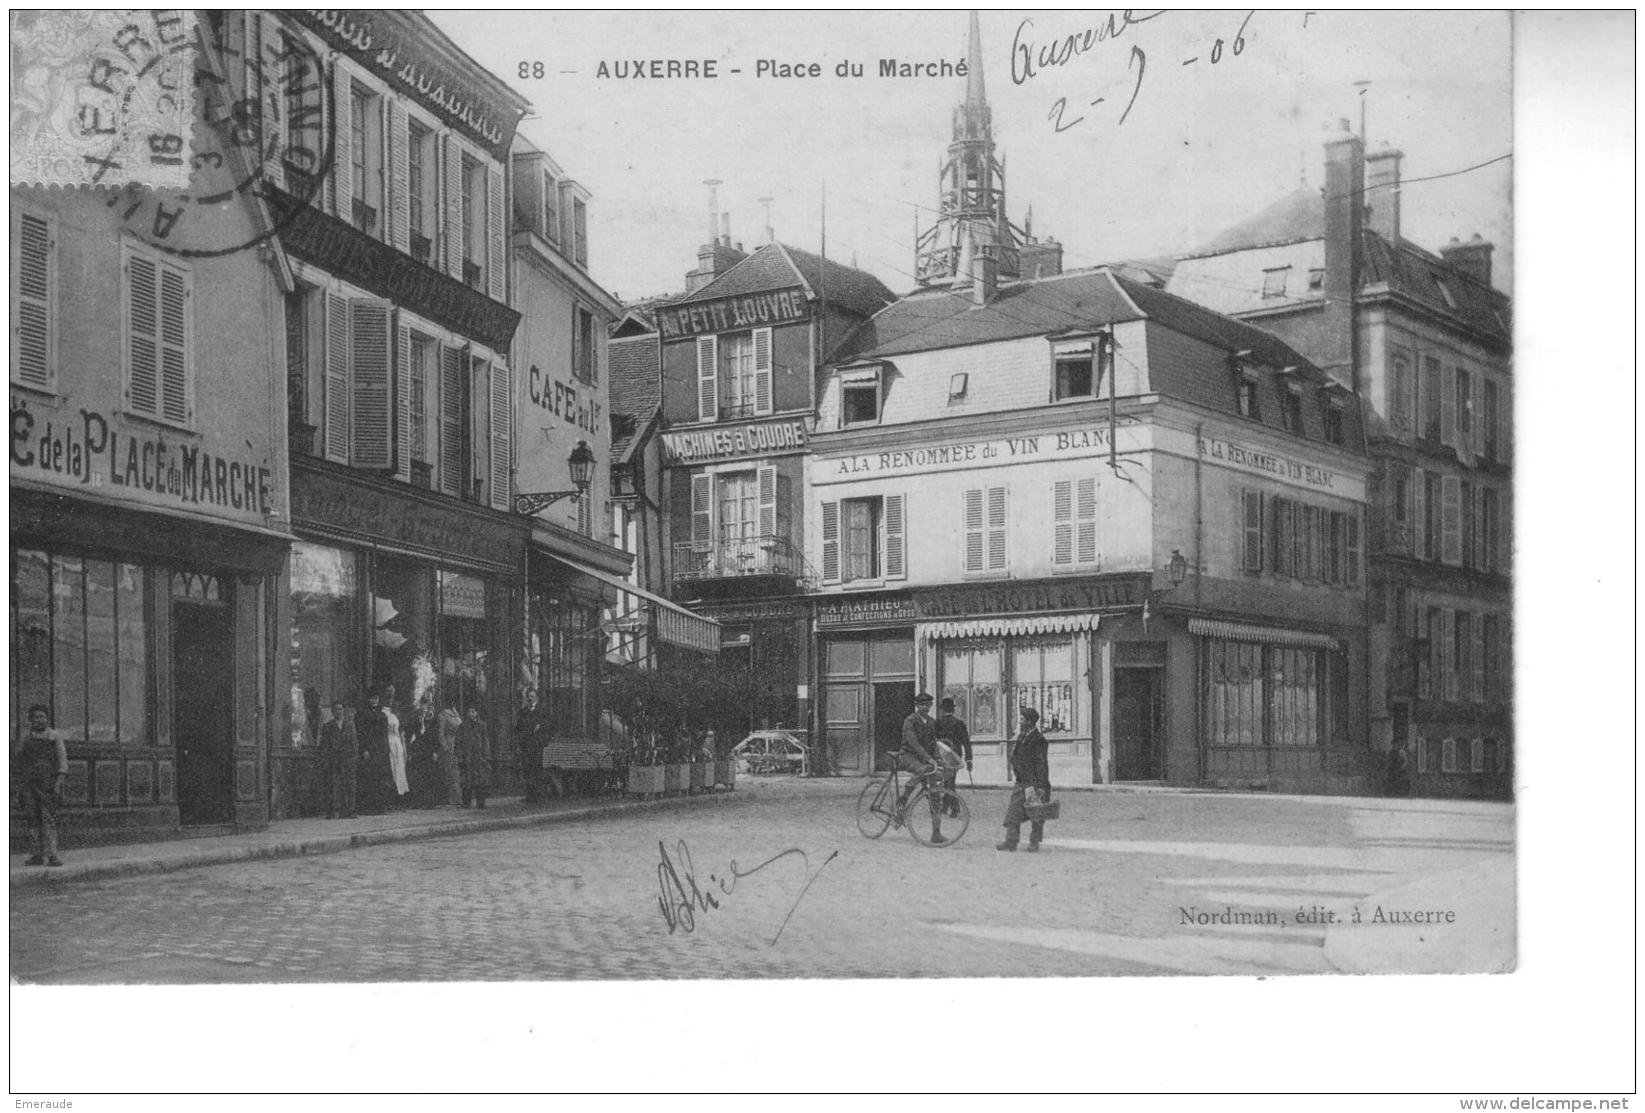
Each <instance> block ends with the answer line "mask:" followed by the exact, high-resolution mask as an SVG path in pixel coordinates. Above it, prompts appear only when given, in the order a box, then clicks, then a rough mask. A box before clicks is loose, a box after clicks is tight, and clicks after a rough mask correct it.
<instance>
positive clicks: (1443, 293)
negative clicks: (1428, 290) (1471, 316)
mask: <svg viewBox="0 0 1645 1113" xmlns="http://www.w3.org/2000/svg"><path fill="white" fill-rule="evenodd" d="M1430 274H1431V276H1432V278H1433V280H1434V285H1435V286H1438V287H1439V296H1440V297H1442V298H1444V299H1445V304H1446V305H1447V306H1449V307H1450V308H1452V309H1455V308H1456V307H1457V299H1456V295H1455V294H1453V293H1451V287H1450V285H1449V284H1448V283H1447V282H1446V281H1445V280H1444V279H1443V278H1441V277H1440V276H1439V275H1437V274H1432V272H1430Z"/></svg>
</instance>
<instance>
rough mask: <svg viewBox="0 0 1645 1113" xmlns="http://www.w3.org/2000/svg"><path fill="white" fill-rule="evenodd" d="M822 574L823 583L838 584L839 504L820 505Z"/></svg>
mask: <svg viewBox="0 0 1645 1113" xmlns="http://www.w3.org/2000/svg"><path fill="white" fill-rule="evenodd" d="M822 574H823V583H825V584H837V583H839V582H840V504H839V503H838V502H827V501H825V502H824V503H823V504H822Z"/></svg>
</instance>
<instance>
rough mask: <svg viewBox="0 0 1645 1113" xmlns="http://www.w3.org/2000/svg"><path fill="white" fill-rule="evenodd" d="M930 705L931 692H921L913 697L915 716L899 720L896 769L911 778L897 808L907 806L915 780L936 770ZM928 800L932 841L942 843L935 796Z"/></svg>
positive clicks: (935, 730) (934, 734) (935, 741)
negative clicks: (900, 744) (900, 740)
mask: <svg viewBox="0 0 1645 1113" xmlns="http://www.w3.org/2000/svg"><path fill="white" fill-rule="evenodd" d="M932 702H933V701H932V698H931V693H930V692H921V693H920V694H919V695H917V696H915V697H914V713H913V714H912V715H910V716H908V718H906V719H904V720H903V721H902V749H900V750H898V751H897V755H896V756H897V768H898V769H901V770H902V771H903V772H905V773H912V774H913V775H914V776H913V777H911V778H909V781H908V784H907V786H906V787H904V788H903V790H902V795H901V797H899V798H898V800H897V806H898V807H899V808H900V807H901V806H903V805H904V804H906V803H908V796H909V794H910V793H911V792H913V791H914V786H915V785H917V784H919V779H918V778H923V777H925V776H926V775H928V774H930V773H933V772H935V771H936V769H937V724H936V721H935V720H934V719H932V718H931V704H932ZM937 787H940V785H939V786H937ZM929 799H930V801H931V839H932V841H933V842H941V841H942V816H941V815H939V814H938V810H937V799H936V796H935V794H933V795H932V796H930V798H929Z"/></svg>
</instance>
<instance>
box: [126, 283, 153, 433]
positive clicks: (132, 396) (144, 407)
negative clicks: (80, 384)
mask: <svg viewBox="0 0 1645 1113" xmlns="http://www.w3.org/2000/svg"><path fill="white" fill-rule="evenodd" d="M158 272H159V268H158V267H157V266H156V265H155V263H154V261H153V260H152V259H145V258H143V257H142V256H141V255H133V256H131V257H130V258H128V259H127V260H126V324H127V328H126V399H127V402H128V404H129V405H130V406H131V408H132V409H133V410H134V411H136V412H137V413H141V414H149V415H150V416H154V415H157V414H158V413H159V412H160V321H159V317H160V292H159V289H158V286H159V273H158Z"/></svg>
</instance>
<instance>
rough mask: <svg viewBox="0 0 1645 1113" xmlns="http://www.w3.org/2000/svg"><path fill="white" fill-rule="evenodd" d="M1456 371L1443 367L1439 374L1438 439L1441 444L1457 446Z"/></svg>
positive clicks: (1453, 368) (1452, 368)
mask: <svg viewBox="0 0 1645 1113" xmlns="http://www.w3.org/2000/svg"><path fill="white" fill-rule="evenodd" d="M1456 372H1457V369H1456V368H1455V367H1444V368H1441V369H1440V372H1439V439H1440V442H1441V443H1443V444H1448V445H1451V446H1452V447H1453V448H1454V447H1456V444H1457V374H1456Z"/></svg>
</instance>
